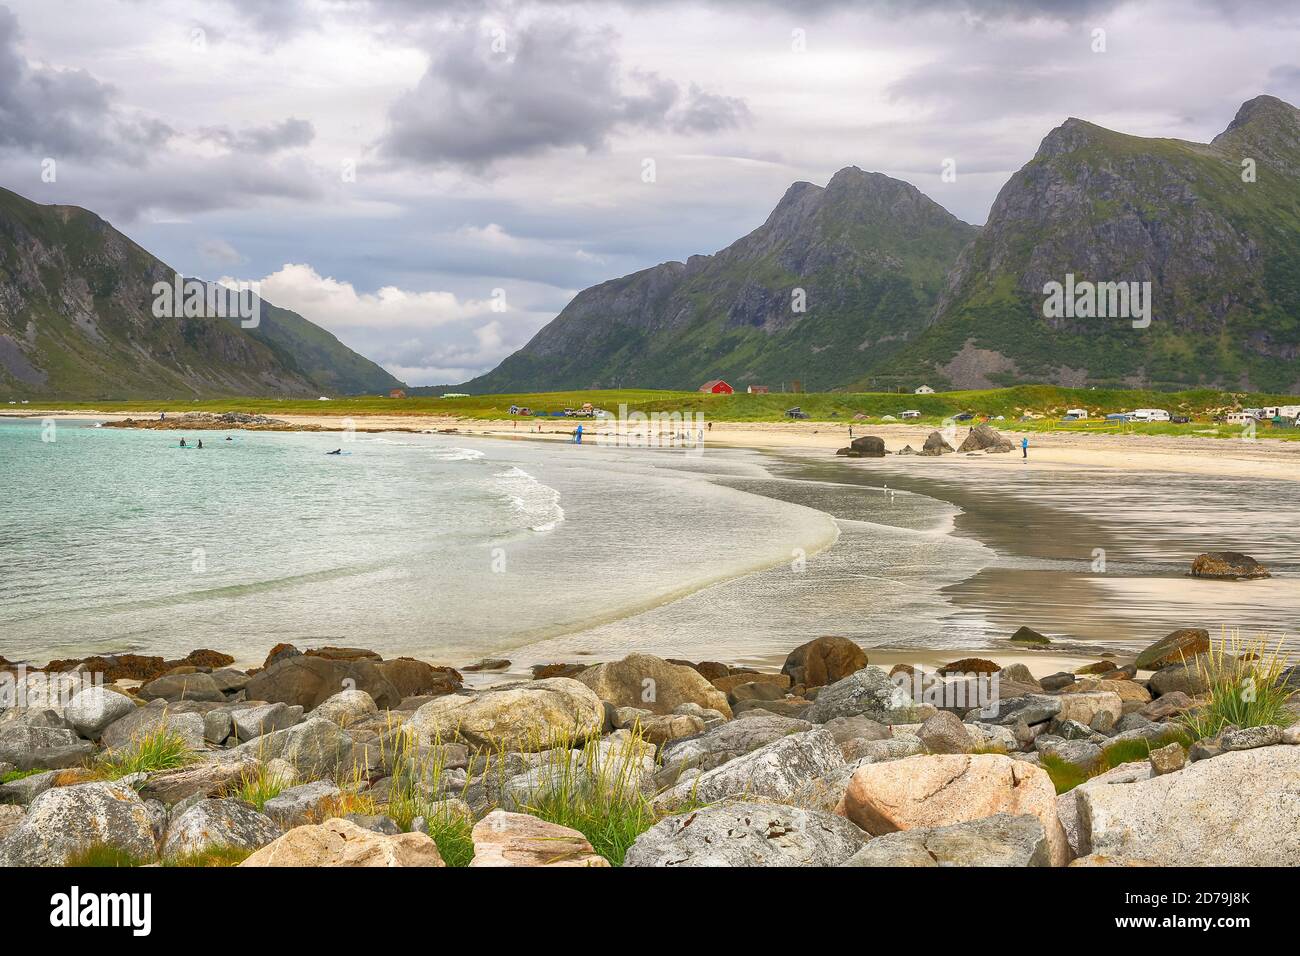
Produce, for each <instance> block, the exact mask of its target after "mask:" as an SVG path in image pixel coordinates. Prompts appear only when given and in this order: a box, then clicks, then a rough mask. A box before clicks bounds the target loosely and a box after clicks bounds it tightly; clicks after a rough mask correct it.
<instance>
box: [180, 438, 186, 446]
mask: <svg viewBox="0 0 1300 956" xmlns="http://www.w3.org/2000/svg"><path fill="white" fill-rule="evenodd" d="M181 447H182V448H184V447H185V439H184V438H182V439H181Z"/></svg>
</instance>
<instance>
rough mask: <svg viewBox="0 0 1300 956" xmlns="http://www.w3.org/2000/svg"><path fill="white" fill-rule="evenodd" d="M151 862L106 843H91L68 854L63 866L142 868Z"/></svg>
mask: <svg viewBox="0 0 1300 956" xmlns="http://www.w3.org/2000/svg"><path fill="white" fill-rule="evenodd" d="M152 862H153V861H152V860H149V859H145V858H144V857H142V856H137V855H136V854H134V853H132V852H131V851H130V850H125V849H123V848H122V847H118V846H111V845H110V844H107V843H93V844H91V845H90V846H88V847H85V848H84V849H81V850H75V851H73V852H72V853H69V854H68V857H67V859H66V860H65V861H64V864H63V865H64V866H71V867H86V868H96V869H98V868H116V867H126V866H144V865H145V864H146V863H152Z"/></svg>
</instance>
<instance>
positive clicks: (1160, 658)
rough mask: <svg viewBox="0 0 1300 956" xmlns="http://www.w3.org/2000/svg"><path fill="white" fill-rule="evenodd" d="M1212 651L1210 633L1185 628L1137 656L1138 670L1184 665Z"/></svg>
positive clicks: (1199, 629)
mask: <svg viewBox="0 0 1300 956" xmlns="http://www.w3.org/2000/svg"><path fill="white" fill-rule="evenodd" d="M1209 649H1210V632H1209V631H1207V630H1205V629H1204V628H1200V627H1183V628H1179V629H1178V630H1176V631H1174V632H1173V633H1172V634H1167V635H1166V636H1164V637H1162V638H1160V640H1158V641H1156V642H1155V643H1154V644H1152V645H1151V646H1150V647H1148V648H1147V649H1146V650H1145V651H1143V652H1142V653H1141V654H1139V655H1138V656H1137V660H1136V661H1134V662H1133V663H1134V664H1135V665H1137V668H1138V670H1143V671H1158V670H1160V668H1162V667H1168V666H1169V665H1170V664H1182V663H1185V662H1186V661H1190V660H1191V659H1192V658H1193V657H1195V656H1196V655H1197V654H1204V653H1206V652H1207V651H1209Z"/></svg>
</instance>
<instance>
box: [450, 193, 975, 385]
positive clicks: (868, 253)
mask: <svg viewBox="0 0 1300 956" xmlns="http://www.w3.org/2000/svg"><path fill="white" fill-rule="evenodd" d="M977 231H978V230H977V229H976V228H975V227H974V226H970V225H967V224H966V223H964V222H961V221H960V220H958V219H956V218H954V217H953V216H952V215H950V214H949V213H948V212H946V211H945V210H944V209H943V208H942V207H941V206H939V205H938V204H937V203H935V202H933V201H932V200H930V199H928V198H926V197H925V196H924V195H922V194H921V193H920V192H918V191H917V190H916V189H915V188H914V187H912V186H910V185H908V184H907V183H904V182H900V181H898V180H896V179H890V178H889V177H888V176H883V175H881V174H879V173H867V172H863V171H862V170H860V169H857V168H856V167H849V168H847V169H842V170H840V171H839V172H838V173H836V174H835V176H834V177H833V178H832V179H831V181H830V182H829V183H828V184H827V185H826V186H825V187H824V188H823V187H820V186H815V185H813V184H811V183H802V182H801V183H795V184H794V185H793V186H791V187H790V188H789V190H787V191H786V194H785V196H784V197H783V198H782V199H781V201H780V202H779V203H778V204H777V206H776V208H775V209H774V210H773V211H772V214H771V215H770V216H769V217H768V219H767V221H766V222H765V223H763V225H762V226H760V227H759V228H757V229H755V230H754V231H753V232H751V233H750V234H749V235H747V236H745V237H744V238H743V239H740V240H738V241H737V242H735V243H733V244H732V245H730V246H728V247H727V248H726V249H723V250H722V251H721V252H719V253H717V254H716V255H712V256H692V257H691V258H690V259H688V260H687V261H686V262H684V263H683V262H667V263H664V264H662V265H658V266H655V267H654V268H651V269H646V270H643V271H641V272H637V273H633V274H632V275H629V276H624V277H623V278H621V279H614V280H612V281H609V282H604V283H601V284H600V285H597V286H593V287H592V288H590V289H587V290H585V291H583V292H581V293H579V294H578V295H577V296H576V297H575V298H574V299H573V301H572V302H570V303H569V305H568V306H567V307H566V308H565V309H564V311H562V312H561V313H560V314H559V316H557V317H556V318H555V319H554V320H553V321H552V322H551V323H550V324H548V325H547V326H546V327H545V328H543V329H542V330H541V331H540V332H538V333H537V335H536V336H534V337H533V339H532V340H531V341H530V342H529V343H528V344H527V345H526V346H524V347H523V348H522V349H520V350H519V351H518V352H516V353H515V354H513V355H511V356H510V357H509V358H507V359H506V360H505V361H504V362H502V363H501V365H500V366H498V367H497V368H496V369H494V370H493V371H491V372H489V373H488V374H486V375H483V376H481V377H479V378H476V379H474V380H472V381H470V382H468V383H466V384H464V385H461V386H458V389H459V390H462V391H468V392H473V393H488V392H516V391H537V390H556V389H580V388H606V387H616V386H628V387H631V386H636V387H641V388H695V387H697V386H699V385H700V384H701V383H703V382H705V381H706V380H708V379H714V378H725V379H726V380H727V381H728V382H730V383H731V384H732V385H733V386H735V387H737V388H743V387H744V386H746V385H749V384H762V385H769V386H773V387H778V386H780V384H781V383H782V382H791V381H793V380H799V381H802V382H803V384H804V387H805V388H815V389H819V390H825V389H832V388H836V387H839V386H843V385H847V384H848V383H850V382H852V381H854V380H855V379H857V378H858V377H860V376H861V375H862V374H863V372H864V371H865V370H869V369H872V368H877V367H882V366H884V365H885V364H886V363H887V362H888V360H889V358H890V357H891V356H892V355H893V354H894V353H895V352H896V351H898V349H900V348H901V347H902V346H903V345H904V344H905V343H906V342H907V341H908V339H909V338H910V337H911V336H913V335H915V334H917V333H918V332H920V331H921V329H922V328H923V327H924V325H925V322H926V320H927V319H928V317H929V316H930V314H931V313H932V311H933V309H934V306H935V304H936V302H937V300H938V297H939V294H940V292H941V291H942V289H943V283H944V277H945V276H946V275H947V273H948V272H949V270H950V269H951V268H952V266H953V264H954V263H955V262H956V259H957V256H958V253H959V252H960V251H961V249H962V248H963V247H964V246H965V245H966V244H967V243H968V242H969V241H970V240H971V239H972V237H974V235H975V234H976V232H977ZM798 290H802V292H801V293H800V291H798ZM800 295H802V300H803V301H802V303H800V302H799V301H798V300H797V297H799V296H800ZM800 304H802V305H803V306H804V308H805V311H798V310H797V308H798V306H799V305H800Z"/></svg>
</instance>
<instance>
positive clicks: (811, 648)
mask: <svg viewBox="0 0 1300 956" xmlns="http://www.w3.org/2000/svg"><path fill="white" fill-rule="evenodd" d="M866 666H867V653H866V651H864V650H863V649H862V648H861V647H859V646H858V645H857V644H855V643H854V642H853V641H851V640H849V639H848V638H847V637H819V638H817V639H816V640H812V641H809V642H808V643H806V644H800V645H799V646H798V647H796V648H795V649H794V650H792V651H791V652H790V653H789V654H788V655H787V656H786V659H785V664H784V665H783V666H782V667H781V673H782V674H786V675H788V676H789V678H790V682H791V683H794V684H803V685H804V686H805V687H824V686H825V685H827V684H833V683H835V682H836V681H838V680H843V679H844V678H845V677H848V676H849V675H850V674H852V673H853V672H855V671H859V670H861V669H862V668H864V667H866Z"/></svg>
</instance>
